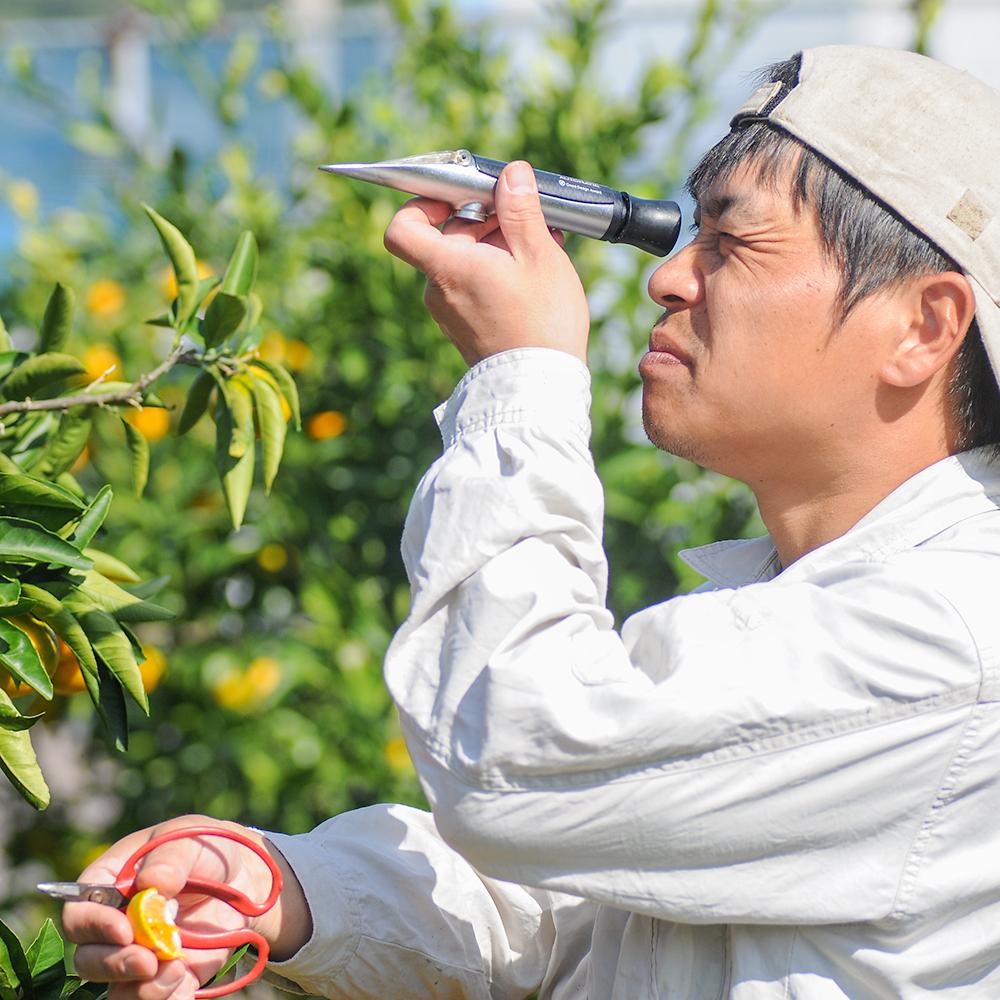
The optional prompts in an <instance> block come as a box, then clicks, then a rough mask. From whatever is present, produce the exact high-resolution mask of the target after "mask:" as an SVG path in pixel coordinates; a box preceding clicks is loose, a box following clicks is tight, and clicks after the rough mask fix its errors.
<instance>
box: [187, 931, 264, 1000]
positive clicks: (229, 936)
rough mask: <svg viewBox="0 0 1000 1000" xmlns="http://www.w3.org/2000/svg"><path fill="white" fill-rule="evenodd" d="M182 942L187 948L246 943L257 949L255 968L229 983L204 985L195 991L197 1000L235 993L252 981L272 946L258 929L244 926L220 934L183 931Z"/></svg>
mask: <svg viewBox="0 0 1000 1000" xmlns="http://www.w3.org/2000/svg"><path fill="white" fill-rule="evenodd" d="M181 944H182V945H183V946H184V947H185V948H241V947H243V945H245V944H249V945H253V947H254V948H256V949H257V961H256V962H255V963H254V965H253V968H252V969H250V970H249V971H247V972H245V973H243V975H242V976H240V977H238V978H237V979H234V980H232V981H231V982H228V983H220V984H219V985H218V986H203V987H202V988H201V989H200V990H197V991H196V992H195V1000H202V998H203V997H221V996H225V995H226V994H227V993H235V992H236V991H237V990H241V989H243V987H244V986H248V985H249V984H250V983H252V982H253V981H254V980H255V979H256V978H257V977H258V976H259V975H260V974H261V973H262V972H263V971H264V966H265V965H267V958H268V955H269V954H270V950H271V949H270V947H269V946H268V943H267V941H266V940H265V939H264V938H263V937H262V936H261V935H260V934H258V933H257V932H256V931H252V930H249V929H248V928H244V929H243V930H236V931H222V932H221V933H219V934H195V933H194V932H193V931H183V930H182V931H181Z"/></svg>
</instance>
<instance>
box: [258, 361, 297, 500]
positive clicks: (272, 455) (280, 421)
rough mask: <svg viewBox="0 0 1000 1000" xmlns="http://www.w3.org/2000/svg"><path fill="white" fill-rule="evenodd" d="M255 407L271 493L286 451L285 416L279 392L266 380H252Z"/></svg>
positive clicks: (266, 476)
mask: <svg viewBox="0 0 1000 1000" xmlns="http://www.w3.org/2000/svg"><path fill="white" fill-rule="evenodd" d="M250 387H251V389H252V390H253V399H254V406H255V409H256V412H257V426H258V427H259V428H260V452H261V461H262V464H263V467H264V468H263V472H264V492H265V493H270V492H271V484H272V483H273V482H274V477H275V476H276V475H277V474H278V466H279V465H280V464H281V455H282V452H283V451H284V449H285V433H286V431H287V429H288V428H287V425H286V424H285V415H284V414H283V413H282V411H281V398H280V396H279V394H278V390H277V389H276V388H275V387H274V386H273V385H272V384H271V383H270V382H268V381H267V380H266V379H263V378H252V377H251V381H250Z"/></svg>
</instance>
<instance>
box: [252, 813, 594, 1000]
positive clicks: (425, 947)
mask: <svg viewBox="0 0 1000 1000" xmlns="http://www.w3.org/2000/svg"><path fill="white" fill-rule="evenodd" d="M267 836H268V838H269V839H270V840H271V841H272V842H273V843H274V844H275V845H276V846H277V847H278V849H279V850H280V851H281V853H282V854H283V855H284V856H285V858H286V860H287V861H288V863H289V865H291V867H292V869H293V871H294V872H295V874H296V876H297V877H298V879H299V881H300V883H301V884H302V887H303V891H304V892H305V894H306V899H307V901H308V904H309V908H310V911H311V913H312V918H313V933H312V936H311V938H310V940H309V941H308V942H307V943H306V944H305V945H304V946H303V947H302V948H301V949H300V950H299V951H298V952H297V953H296V954H295V955H294V956H293V957H292V958H291V959H289V960H287V961H285V962H272V963H270V964H269V966H268V979H269V980H270V981H271V982H272V983H274V984H275V985H278V986H279V987H282V988H284V989H288V990H291V991H293V992H304V993H307V994H311V995H316V996H323V997H330V998H334V1000H341V998H343V1000H366V998H367V1000H386V998H387V997H399V996H403V995H405V996H406V997H407V1000H421V998H426V1000H442V998H448V997H454V998H456V1000H457V998H462V1000H466V998H469V1000H487V998H489V1000H500V998H504V1000H506V998H510V1000H513V998H523V997H525V996H527V995H528V994H529V993H531V992H532V991H534V990H536V989H537V988H538V987H539V985H540V984H541V983H542V982H543V981H545V980H547V979H551V978H553V977H559V976H564V975H566V974H567V972H568V971H572V968H573V967H575V966H577V965H579V964H580V962H581V961H582V956H583V955H584V954H585V953H586V952H587V951H588V950H589V940H588V935H587V923H588V921H587V916H586V914H585V913H584V912H583V911H585V910H586V909H587V908H588V904H586V903H585V902H584V901H583V900H580V899H576V898H569V897H560V896H559V895H558V894H554V893H547V892H544V891H532V890H528V889H525V888H522V887H520V886H517V885H510V884H507V883H502V882H497V881H495V880H493V879H490V878H486V877H484V876H481V875H480V874H479V873H477V872H476V871H475V870H474V869H473V868H472V867H471V865H469V863H468V862H467V861H465V860H464V859H462V858H461V857H460V856H459V855H458V854H456V853H455V851H454V850H452V849H451V848H450V847H448V846H447V845H446V844H445V843H444V842H443V841H442V840H441V838H440V836H439V835H438V833H437V830H436V829H435V826H434V821H433V819H432V817H431V815H430V814H429V813H425V812H421V811H419V810H416V809H411V808H408V807H405V806H398V805H395V806H372V807H369V808H367V809H359V810H355V811H353V812H349V813H344V814H342V815H340V816H336V817H334V818H333V819H331V820H328V821H327V822H325V823H323V824H321V825H320V826H318V827H317V828H316V829H315V830H313V831H311V832H310V833H307V834H301V835H297V836H289V835H285V834H277V833H268V834H267Z"/></svg>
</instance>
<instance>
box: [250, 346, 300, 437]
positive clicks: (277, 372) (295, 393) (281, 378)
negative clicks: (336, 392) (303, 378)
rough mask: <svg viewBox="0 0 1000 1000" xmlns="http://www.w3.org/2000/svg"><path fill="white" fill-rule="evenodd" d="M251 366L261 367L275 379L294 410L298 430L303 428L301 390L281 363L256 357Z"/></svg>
mask: <svg viewBox="0 0 1000 1000" xmlns="http://www.w3.org/2000/svg"><path fill="white" fill-rule="evenodd" d="M250 365H251V367H253V368H259V369H260V370H261V371H265V372H267V374H268V375H270V376H271V378H273V379H274V381H275V383H276V385H277V386H278V389H279V390H280V392H281V395H282V396H284V397H285V401H286V402H287V403H288V407H289V409H290V410H291V411H292V419H293V420H294V421H295V427H296V430H302V411H301V409H300V408H299V390H298V388H297V387H296V385H295V380H294V379H293V378H292V376H291V375H289V374H288V372H287V371H286V370H285V369H284V368H282V367H281V365H276V364H273V363H272V362H270V361H263V360H262V359H260V358H254V359H253V361H251V362H250Z"/></svg>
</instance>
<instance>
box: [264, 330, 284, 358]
mask: <svg viewBox="0 0 1000 1000" xmlns="http://www.w3.org/2000/svg"><path fill="white" fill-rule="evenodd" d="M257 355H258V357H260V358H261V359H262V360H263V361H274V362H277V363H279V364H280V363H281V362H282V361H284V360H285V338H284V336H283V335H282V333H281V332H280V331H279V330H268V331H267V333H265V334H264V336H263V337H261V339H260V345H259V346H258V348H257Z"/></svg>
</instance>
